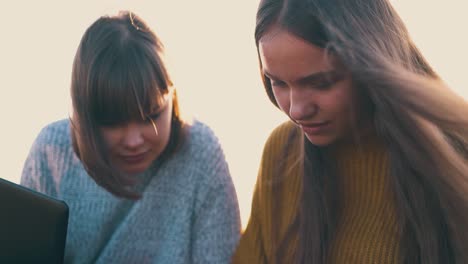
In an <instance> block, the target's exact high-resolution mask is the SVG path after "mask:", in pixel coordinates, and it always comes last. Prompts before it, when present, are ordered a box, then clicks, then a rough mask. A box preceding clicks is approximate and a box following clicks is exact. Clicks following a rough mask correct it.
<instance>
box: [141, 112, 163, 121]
mask: <svg viewBox="0 0 468 264" xmlns="http://www.w3.org/2000/svg"><path fill="white" fill-rule="evenodd" d="M160 116H161V112H159V113H156V114H152V115H147V116H146V119H145V121H146V122H148V123H149V122H150V121H151V120H152V121H156V120H157V119H158V118H159V117H160Z"/></svg>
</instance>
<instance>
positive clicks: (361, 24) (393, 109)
mask: <svg viewBox="0 0 468 264" xmlns="http://www.w3.org/2000/svg"><path fill="white" fill-rule="evenodd" d="M255 41H256V44H257V48H258V56H259V61H260V70H261V76H262V79H263V83H264V86H265V89H266V92H267V94H268V96H269V98H270V100H271V101H272V103H273V104H274V105H275V106H277V107H278V108H279V109H280V110H281V111H283V112H284V113H285V114H286V115H287V116H288V117H289V118H290V121H288V122H286V123H285V124H282V125H281V126H279V127H278V128H277V129H275V131H273V133H272V134H271V136H270V137H269V139H268V141H267V143H266V145H265V149H264V153H263V157H262V162H261V166H260V171H259V176H258V180H257V183H256V187H255V188H256V189H255V192H254V198H253V203H252V212H251V218H250V220H249V223H248V226H247V228H246V230H245V232H244V234H243V236H242V238H241V241H240V243H239V245H238V248H237V251H236V253H235V255H234V259H233V263H360V264H362V263H425V264H427V263H431V264H435V263H459V264H462V263H468V225H467V223H468V161H467V158H468V104H467V102H466V101H465V100H464V99H463V98H462V97H461V96H459V95H457V94H456V93H454V92H453V91H452V90H451V89H450V88H449V87H447V85H446V84H445V83H444V82H443V81H442V80H441V78H440V77H439V76H438V75H437V74H436V73H435V72H434V70H433V69H432V68H431V66H430V65H429V64H428V62H427V61H426V59H425V58H424V57H423V55H422V54H421V52H420V51H419V50H418V49H417V47H416V46H415V44H414V43H413V42H412V40H411V38H410V36H409V34H408V31H407V29H406V27H405V25H404V23H403V22H402V20H401V19H400V17H399V16H398V14H397V13H396V12H395V10H394V8H393V7H392V6H391V4H390V1H389V0H261V1H260V6H259V8H258V13H257V23H256V30H255Z"/></svg>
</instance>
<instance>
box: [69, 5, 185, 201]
mask: <svg viewBox="0 0 468 264" xmlns="http://www.w3.org/2000/svg"><path fill="white" fill-rule="evenodd" d="M162 54H163V45H162V43H161V42H160V40H159V39H158V37H157V36H156V35H155V33H154V32H153V31H152V30H151V29H150V28H149V27H148V26H147V25H146V24H145V22H144V21H143V20H142V19H141V18H140V17H138V16H137V15H135V14H134V13H131V12H128V11H125V12H120V13H119V14H118V15H116V16H103V17H101V18H99V19H97V20H96V21H95V22H94V23H93V24H92V25H91V26H90V27H89V28H88V29H87V30H86V32H85V33H84V35H83V37H82V39H81V42H80V45H79V47H78V50H77V52H76V55H75V60H74V63H73V70H72V83H71V97H72V104H73V115H72V118H71V121H72V128H71V129H72V141H73V148H74V151H75V153H76V154H77V155H78V157H79V158H80V160H81V161H82V163H83V165H84V168H85V169H86V171H87V172H88V174H89V175H90V176H91V177H92V178H93V179H94V180H95V181H96V183H97V184H99V185H100V186H102V187H104V188H105V189H107V190H108V191H109V192H111V193H112V194H114V195H116V196H119V197H124V198H131V199H138V198H139V197H140V195H139V194H138V193H136V192H135V191H134V190H132V189H131V188H130V187H131V186H132V185H133V184H132V181H131V180H130V178H128V176H126V175H124V174H123V173H121V172H119V171H118V170H117V169H116V168H115V167H114V166H112V164H111V163H110V160H109V157H108V154H107V151H106V147H105V145H104V142H103V138H102V135H101V133H100V131H99V127H100V126H101V125H109V124H118V123H122V122H126V121H129V120H137V119H142V118H144V115H145V114H148V113H150V112H151V110H152V109H156V108H158V107H159V106H160V104H161V103H163V102H162V98H163V95H165V94H167V93H169V92H170V90H171V89H173V88H172V86H173V84H172V81H171V79H170V76H169V74H168V72H167V69H166V66H165V64H164V61H163V58H162ZM173 93H174V94H173V110H172V119H171V134H170V139H169V143H168V146H167V147H166V149H165V150H164V151H163V153H162V154H161V156H160V157H159V158H158V159H159V160H160V161H163V160H164V159H165V158H167V157H168V156H169V155H171V154H172V153H174V151H175V150H176V148H177V146H178V145H179V144H180V143H181V141H182V140H183V133H182V130H183V129H182V127H183V120H182V118H181V115H180V111H179V105H178V99H177V94H176V91H175V90H174V91H173Z"/></svg>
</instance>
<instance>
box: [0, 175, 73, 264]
mask: <svg viewBox="0 0 468 264" xmlns="http://www.w3.org/2000/svg"><path fill="white" fill-rule="evenodd" d="M0 212H1V216H0V263H63V258H64V251H65V240H66V235H67V226H68V206H67V204H66V203H65V202H63V201H60V200H57V199H54V198H52V197H49V196H46V195H44V194H41V193H38V192H35V191H33V190H30V189H28V188H26V187H23V186H20V185H18V184H15V183H12V182H9V181H7V180H4V179H1V178H0Z"/></svg>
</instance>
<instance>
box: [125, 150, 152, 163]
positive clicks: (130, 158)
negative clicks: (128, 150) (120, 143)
mask: <svg viewBox="0 0 468 264" xmlns="http://www.w3.org/2000/svg"><path fill="white" fill-rule="evenodd" d="M147 153H148V151H145V152H141V153H138V154H131V155H120V158H121V159H122V160H123V161H125V162H127V163H138V162H141V161H143V160H144V159H145V157H146V154H147Z"/></svg>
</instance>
